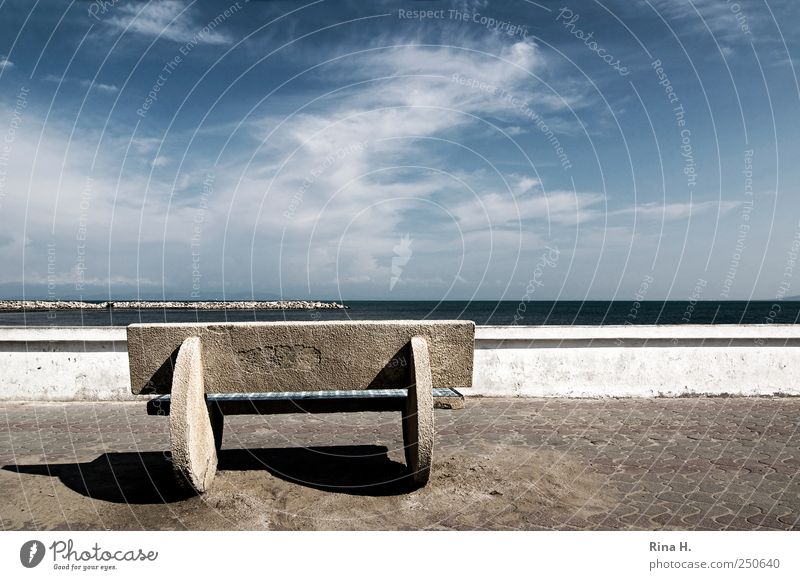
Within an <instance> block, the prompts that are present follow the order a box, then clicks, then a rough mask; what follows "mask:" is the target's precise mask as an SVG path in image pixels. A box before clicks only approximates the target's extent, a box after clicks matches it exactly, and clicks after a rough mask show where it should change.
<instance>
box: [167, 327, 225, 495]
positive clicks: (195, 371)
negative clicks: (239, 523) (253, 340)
mask: <svg viewBox="0 0 800 580" xmlns="http://www.w3.org/2000/svg"><path fill="white" fill-rule="evenodd" d="M169 437H170V445H171V447H172V465H173V468H174V469H175V473H176V475H177V476H178V480H179V481H180V482H181V483H186V484H188V485H189V486H190V487H191V488H192V489H193V490H194V491H196V492H198V493H203V492H205V491H206V490H207V489H208V488H209V487H211V483H212V482H213V481H214V475H215V474H216V472H217V451H216V445H215V437H214V431H213V429H212V427H211V419H210V417H209V413H208V407H207V406H206V400H205V388H204V385H203V352H202V346H201V343H200V339H199V338H197V337H196V336H192V337H189V338H187V339H186V340H184V341H183V345H182V346H181V347H180V350H179V352H178V360H177V364H176V365H175V373H174V377H173V383H172V406H171V409H170V415H169Z"/></svg>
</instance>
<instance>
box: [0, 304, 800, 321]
mask: <svg viewBox="0 0 800 580" xmlns="http://www.w3.org/2000/svg"><path fill="white" fill-rule="evenodd" d="M344 304H345V305H347V306H348V307H349V308H348V309H346V310H328V309H325V310H225V309H224V308H221V309H219V310H185V309H116V308H112V309H104V310H54V311H39V312H19V311H5V312H0V326H15V327H20V326H126V325H128V324H132V323H136V322H226V321H227V322H240V321H275V320H286V321H298V320H306V321H315V320H472V321H474V322H475V323H476V324H479V325H520V326H522V325H567V326H580V325H628V324H796V323H797V322H798V319H799V318H800V301H780V302H777V303H776V302H770V301H700V302H695V301H691V302H687V301H666V302H663V301H646V302H629V301H563V300H559V301H554V302H546V301H535V302H533V301H528V302H514V301H440V302H436V301H395V302H393V301H352V302H344Z"/></svg>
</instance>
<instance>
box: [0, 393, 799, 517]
mask: <svg viewBox="0 0 800 580" xmlns="http://www.w3.org/2000/svg"><path fill="white" fill-rule="evenodd" d="M799 419H800V399H796V398H774V399H772V398H771V399H758V398H714V399H704V398H692V399H654V400H637V399H634V400H631V399H627V400H625V399H623V400H616V399H610V400H568V399H550V400H542V399H470V400H468V401H467V409H465V410H463V411H450V412H448V411H441V412H439V411H437V415H436V421H437V425H436V430H437V440H436V450H435V464H434V474H433V476H432V479H431V482H430V483H429V484H428V486H427V487H426V488H423V489H417V490H413V489H410V488H409V487H408V484H407V483H406V478H404V471H403V470H404V466H403V453H402V439H401V433H400V421H399V414H342V415H316V416H298V415H283V416H265V417H258V416H247V417H231V418H229V419H228V422H227V425H226V432H225V441H224V449H223V451H222V453H221V456H220V471H219V473H218V476H217V479H216V481H215V483H214V487H213V489H212V490H211V491H210V492H209V493H207V494H206V495H204V496H202V497H192V496H188V495H186V494H185V493H184V492H182V491H181V490H180V489H179V488H178V487H176V486H175V484H174V482H173V479H172V472H171V465H170V463H169V456H168V454H166V453H164V450H166V449H168V443H169V437H168V432H167V420H166V419H164V418H160V417H148V416H147V415H146V414H145V408H144V405H143V404H141V403H138V404H130V403H63V404H57V403H47V404H31V403H27V404H23V403H0V523H1V524H2V528H3V529H142V528H144V529H237V528H239V529H443V528H451V529H453V528H454V529H713V530H717V529H734V530H740V529H747V530H752V529H767V530H770V529H778V530H788V529H800V477H798V472H800V433H799V432H798V426H800V423H798V420H799Z"/></svg>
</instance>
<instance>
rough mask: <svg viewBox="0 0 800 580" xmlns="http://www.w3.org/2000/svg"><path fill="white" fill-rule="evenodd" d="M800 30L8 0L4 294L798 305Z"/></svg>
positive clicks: (526, 6)
mask: <svg viewBox="0 0 800 580" xmlns="http://www.w3.org/2000/svg"><path fill="white" fill-rule="evenodd" d="M798 4H800V3H797V2H792V1H790V0H740V1H739V2H728V1H726V0H691V1H690V0H636V1H630V0H625V1H622V0H617V1H611V0H607V1H605V0H604V1H599V0H596V1H592V2H590V1H580V2H578V1H573V2H567V3H564V2H549V1H541V2H531V1H522V0H520V1H514V2H488V1H482V2H470V1H453V2H436V1H412V0H406V1H403V2H355V1H353V2H336V1H333V0H319V1H316V2H309V3H303V2H281V1H264V2H256V1H250V2H246V1H244V0H239V1H238V2H233V3H228V2H227V1H220V2H201V1H200V0H198V1H196V2H192V3H182V2H176V1H164V2H133V1H130V0H127V1H126V0H120V1H118V2H113V1H106V2H99V1H98V2H86V1H80V2H78V1H74V2H72V3H69V4H68V5H67V3H64V5H61V4H58V3H51V2H30V1H27V0H26V1H24V2H23V1H19V2H16V1H9V0H6V1H3V2H1V3H0V94H2V100H0V259H1V260H2V266H3V267H2V268H1V269H0V297H5V298H20V297H23V296H24V297H28V298H47V297H52V298H75V297H83V298H97V299H103V298H129V297H144V298H159V297H171V298H186V299H188V298H199V299H217V298H222V297H227V298H243V297H251V296H253V297H255V298H273V297H277V296H281V297H285V298H307V297H310V298H324V299H344V300H352V299H387V300H403V299H437V300H438V299H491V300H495V299H505V300H514V301H518V300H520V299H521V298H523V297H526V298H527V299H534V300H535V299H556V298H559V299H579V300H580V299H617V300H633V299H634V298H636V297H639V298H646V299H664V298H670V299H674V300H686V299H687V298H689V297H692V296H694V297H695V298H702V299H709V300H715V299H726V298H730V299H740V298H741V299H766V300H774V299H775V298H776V297H784V296H791V295H798V294H800V265H798V266H797V267H796V266H795V259H796V258H797V254H798V252H800V190H799V189H798V185H799V184H800V163H798V159H800V147H799V145H800V139H799V138H798V135H800V85H798V78H797V72H796V68H795V66H794V65H795V64H796V63H797V59H798V54H799V53H800V47H798V35H800V5H798Z"/></svg>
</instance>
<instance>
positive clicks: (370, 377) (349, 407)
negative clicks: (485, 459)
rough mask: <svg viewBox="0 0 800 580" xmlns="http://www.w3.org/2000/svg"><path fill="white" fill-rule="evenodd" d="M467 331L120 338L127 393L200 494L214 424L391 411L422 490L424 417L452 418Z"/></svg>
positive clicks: (184, 333) (242, 328) (139, 332)
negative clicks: (264, 416) (164, 422)
mask: <svg viewBox="0 0 800 580" xmlns="http://www.w3.org/2000/svg"><path fill="white" fill-rule="evenodd" d="M474 338H475V324H474V323H472V322H461V321H386V322H371V321H369V322H361V321H358V322H242V323H197V324H132V325H130V326H128V357H129V361H130V375H131V391H132V392H133V393H134V394H136V395H158V396H156V397H154V398H151V399H150V400H149V401H148V404H147V407H148V413H150V414H159V415H169V417H170V443H171V447H172V461H173V465H174V467H175V471H176V473H177V475H178V476H179V479H180V480H181V481H182V482H186V483H188V484H189V485H190V486H191V487H192V488H193V489H194V490H195V491H197V492H198V493H202V492H204V491H206V490H207V489H208V488H209V486H210V485H211V483H212V481H213V479H214V476H215V474H216V469H217V451H219V449H220V447H221V444H222V432H223V426H224V417H225V415H236V414H250V413H259V414H261V413H332V412H342V411H400V413H401V423H402V430H403V442H404V445H405V454H406V462H407V464H408V467H409V469H410V471H411V473H412V476H413V479H414V481H415V482H416V483H417V484H418V485H424V484H425V483H427V481H428V478H429V475H430V469H431V458H432V453H433V438H434V431H433V410H434V407H439V408H447V409H458V408H463V405H464V401H463V396H462V395H461V394H460V393H459V392H458V390H457V389H459V388H464V387H470V386H472V359H473V345H474Z"/></svg>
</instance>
